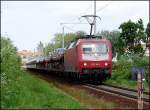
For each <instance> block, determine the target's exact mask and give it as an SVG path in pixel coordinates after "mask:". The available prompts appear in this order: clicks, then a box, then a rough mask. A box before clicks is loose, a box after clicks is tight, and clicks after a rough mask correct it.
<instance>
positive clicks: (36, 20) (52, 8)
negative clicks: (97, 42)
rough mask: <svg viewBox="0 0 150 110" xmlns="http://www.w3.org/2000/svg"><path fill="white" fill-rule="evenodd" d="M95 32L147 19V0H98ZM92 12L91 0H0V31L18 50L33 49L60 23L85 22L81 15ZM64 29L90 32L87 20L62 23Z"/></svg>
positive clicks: (59, 27)
mask: <svg viewBox="0 0 150 110" xmlns="http://www.w3.org/2000/svg"><path fill="white" fill-rule="evenodd" d="M96 10H97V11H96V13H97V16H100V17H101V20H99V19H97V24H96V25H97V29H96V32H99V31H101V30H109V31H112V30H118V27H119V26H120V24H121V23H123V22H127V21H128V20H129V19H131V20H132V21H134V22H137V21H138V19H139V18H141V19H142V20H143V23H144V28H146V26H147V23H148V22H149V1H97V2H96ZM93 13H94V2H93V1H1V35H2V36H6V37H9V38H10V39H11V40H12V41H13V44H14V45H15V46H16V47H17V48H18V50H23V49H27V50H32V51H33V50H34V49H35V48H36V47H37V44H38V43H39V42H40V41H42V42H43V43H44V44H47V43H48V42H51V41H52V39H53V37H54V35H55V34H56V33H62V26H63V25H61V23H87V21H86V20H85V19H84V18H81V16H82V15H89V14H93ZM64 25H65V30H64V32H65V33H68V32H76V31H79V30H82V31H85V32H87V33H89V31H90V25H89V24H64Z"/></svg>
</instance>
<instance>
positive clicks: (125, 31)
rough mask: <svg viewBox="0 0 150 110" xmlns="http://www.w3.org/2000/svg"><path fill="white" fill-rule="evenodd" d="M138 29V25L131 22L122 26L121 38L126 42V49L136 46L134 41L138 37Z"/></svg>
mask: <svg viewBox="0 0 150 110" xmlns="http://www.w3.org/2000/svg"><path fill="white" fill-rule="evenodd" d="M137 28H138V25H137V24H136V23H134V22H132V21H131V20H129V21H128V22H124V23H122V24H121V25H120V27H119V29H121V31H122V32H121V34H120V37H121V39H123V40H124V42H125V45H126V47H127V46H133V45H134V40H135V38H136V36H137Z"/></svg>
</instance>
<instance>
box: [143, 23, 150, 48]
mask: <svg viewBox="0 0 150 110" xmlns="http://www.w3.org/2000/svg"><path fill="white" fill-rule="evenodd" d="M145 34H146V37H145V39H144V40H145V42H146V46H148V43H149V42H150V22H149V23H148V24H147V27H146V30H145ZM149 45H150V44H149Z"/></svg>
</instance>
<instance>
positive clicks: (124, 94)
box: [38, 71, 150, 109]
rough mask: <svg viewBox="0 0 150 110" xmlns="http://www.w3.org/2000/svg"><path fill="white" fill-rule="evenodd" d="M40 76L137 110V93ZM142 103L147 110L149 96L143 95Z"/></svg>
mask: <svg viewBox="0 0 150 110" xmlns="http://www.w3.org/2000/svg"><path fill="white" fill-rule="evenodd" d="M38 73H39V71H38ZM44 73H45V72H44ZM39 74H40V73H39ZM41 75H42V76H45V78H46V80H48V79H49V80H51V81H52V80H57V82H58V83H59V82H60V83H61V84H62V83H63V84H65V85H66V84H67V85H68V84H69V85H71V87H75V88H78V89H84V90H86V91H88V92H89V93H90V94H92V95H94V96H96V97H97V98H100V99H105V100H108V101H112V102H113V103H116V104H117V105H118V106H122V107H127V108H135V109H137V93H136V91H135V90H130V89H124V88H120V87H114V86H110V85H105V84H102V85H95V84H92V83H77V84H74V83H75V82H74V81H69V80H64V79H63V78H58V77H51V75H48V74H45V75H44V74H43V72H41ZM52 76H53V75H52ZM45 78H44V79H45ZM51 78H52V79H51ZM42 79H43V78H42ZM54 82H55V81H54ZM75 85H76V86H75ZM60 88H61V87H60ZM143 101H144V109H149V108H150V107H149V95H148V94H144V99H143Z"/></svg>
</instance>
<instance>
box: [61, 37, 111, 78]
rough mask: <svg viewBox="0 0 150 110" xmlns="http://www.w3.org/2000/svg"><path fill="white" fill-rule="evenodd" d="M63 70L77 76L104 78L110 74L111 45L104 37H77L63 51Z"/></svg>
mask: <svg viewBox="0 0 150 110" xmlns="http://www.w3.org/2000/svg"><path fill="white" fill-rule="evenodd" d="M64 70H65V72H69V73H70V74H73V76H74V77H77V78H78V77H79V78H94V79H97V78H98V79H105V78H107V77H110V76H111V71H112V47H111V43H110V42H109V41H108V40H106V39H96V38H94V39H91V38H89V39H79V40H77V41H76V42H72V43H71V44H70V46H69V47H68V49H67V50H66V51H65V53H64Z"/></svg>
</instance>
